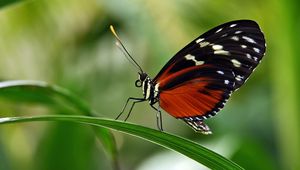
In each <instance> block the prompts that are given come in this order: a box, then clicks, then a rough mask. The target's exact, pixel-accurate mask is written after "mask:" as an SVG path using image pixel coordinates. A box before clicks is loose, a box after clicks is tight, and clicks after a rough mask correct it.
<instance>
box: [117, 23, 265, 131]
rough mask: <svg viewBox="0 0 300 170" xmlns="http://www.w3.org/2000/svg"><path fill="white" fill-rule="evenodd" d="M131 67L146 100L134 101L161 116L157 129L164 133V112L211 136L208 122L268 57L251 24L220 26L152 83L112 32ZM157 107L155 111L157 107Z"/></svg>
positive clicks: (257, 30) (188, 47)
mask: <svg viewBox="0 0 300 170" xmlns="http://www.w3.org/2000/svg"><path fill="white" fill-rule="evenodd" d="M111 31H112V32H113V34H114V35H115V37H116V38H117V40H118V44H119V47H122V48H123V50H124V51H125V54H126V56H127V58H128V59H129V61H130V62H131V63H132V64H133V65H134V66H135V67H137V69H138V70H139V72H138V74H139V77H138V80H137V81H136V82H135V86H136V87H139V88H141V89H142V92H143V97H140V98H136V97H129V98H128V99H127V102H126V104H125V106H124V107H123V109H122V111H121V113H120V114H119V115H118V117H117V118H116V119H118V118H119V117H120V116H121V114H122V113H123V112H124V110H125V108H126V107H127V104H128V103H129V101H131V100H132V101H133V103H132V105H131V107H130V110H129V113H128V115H127V117H126V118H125V121H126V120H127V119H128V117H129V115H130V113H131V111H132V109H133V107H134V105H135V104H136V103H139V102H144V101H149V104H150V106H151V107H152V108H153V109H155V110H156V111H157V115H156V117H157V126H158V128H159V129H160V130H163V128H162V115H161V108H162V109H163V110H165V111H166V112H167V113H169V114H170V115H172V116H173V117H175V118H177V119H180V120H183V121H184V122H185V123H187V124H188V125H189V126H191V127H192V128H193V129H194V130H195V131H197V132H201V133H203V134H211V133H212V132H211V130H210V128H209V127H208V126H207V125H206V124H205V123H204V120H205V119H208V118H210V117H212V116H215V115H216V114H217V113H218V112H219V111H220V110H221V109H222V108H223V107H224V105H225V103H226V102H227V100H228V99H229V97H230V95H231V94H232V93H233V92H234V91H236V90H237V89H239V88H240V87H241V86H242V85H243V84H244V83H245V81H246V80H247V79H248V78H249V76H250V74H251V73H252V72H253V71H254V69H255V68H256V66H257V65H258V64H259V63H260V61H261V59H262V57H263V56H264V54H265V51H266V43H265V38H264V35H263V33H262V31H261V29H260V28H259V25H258V24H257V23H256V22H255V21H252V20H236V21H231V22H227V23H224V24H222V25H219V26H217V27H215V28H213V29H211V30H209V31H207V32H206V33H204V34H202V35H200V36H199V37H197V38H196V39H194V40H193V41H192V42H190V43H189V44H188V45H186V46H185V47H184V48H183V49H181V50H180V51H179V52H177V53H176V54H175V55H174V56H173V57H172V58H171V59H170V60H169V61H168V62H167V63H166V64H165V66H164V67H163V68H162V69H161V70H160V71H159V73H158V74H157V75H156V76H155V77H154V78H153V79H152V78H150V77H149V76H148V74H147V73H145V72H144V71H143V70H142V68H141V67H140V66H139V65H138V63H137V62H136V61H135V60H134V59H133V58H132V57H131V56H130V54H129V53H128V51H127V50H126V48H125V47H124V45H123V44H122V42H121V40H120V39H119V37H118V35H117V34H116V33H115V31H114V29H113V27H112V26H111ZM155 105H156V106H155Z"/></svg>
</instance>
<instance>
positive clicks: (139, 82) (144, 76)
mask: <svg viewBox="0 0 300 170" xmlns="http://www.w3.org/2000/svg"><path fill="white" fill-rule="evenodd" d="M147 77H148V75H147V73H144V72H142V73H139V78H138V79H137V80H136V81H135V87H142V84H143V82H144V81H145V80H146V79H147Z"/></svg>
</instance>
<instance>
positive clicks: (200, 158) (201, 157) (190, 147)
mask: <svg viewBox="0 0 300 170" xmlns="http://www.w3.org/2000/svg"><path fill="white" fill-rule="evenodd" d="M31 121H71V122H76V123H82V124H86V125H92V126H101V127H106V128H110V129H114V130H118V131H121V132H123V133H126V134H129V135H132V136H136V137H139V138H142V139H145V140H147V141H150V142H152V143H156V144H158V145H160V146H163V147H165V148H168V149H171V150H174V151H177V152H179V153H181V154H184V155H186V156H188V157H190V158H191V159H194V160H195V161H197V162H199V163H201V164H203V165H205V166H207V167H208V168H211V169H243V168H242V167H240V166H239V165H237V164H236V163H234V162H232V161H230V160H229V159H226V158H225V157H223V156H221V155H219V154H217V153H215V152H213V151H210V150H209V149H206V148H205V147H203V146H201V145H199V144H197V143H195V142H193V141H190V140H187V139H184V138H182V137H179V136H176V135H172V134H169V133H166V132H160V131H158V130H154V129H150V128H147V127H143V126H140V125H136V124H132V123H126V122H120V121H116V120H110V119H103V118H95V117H87V116H62V115H60V116H35V117H10V118H9V117H6V118H0V124H5V123H16V122H31Z"/></svg>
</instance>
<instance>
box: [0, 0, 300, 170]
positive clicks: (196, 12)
mask: <svg viewBox="0 0 300 170" xmlns="http://www.w3.org/2000/svg"><path fill="white" fill-rule="evenodd" d="M1 1H2V2H1V3H0V5H4V4H9V3H11V2H13V1H4V0H1ZM299 6H300V4H299V1H296V0H285V1H284V0H263V1H259V0H253V1H250V0H248V1H239V0H232V1H227V0H217V1H209V0H189V1H186V0H152V1H141V0H123V1H122V0H85V1H78V0H64V1H61V0H51V1H45V0H36V1H24V2H22V3H12V4H10V5H8V6H5V7H4V8H3V7H2V8H1V9H0V80H2V81H4V80H15V79H25V80H43V81H46V82H49V83H51V84H57V85H59V86H62V87H65V88H67V89H70V90H71V91H73V92H74V93H76V94H78V96H80V97H81V98H82V100H85V101H87V103H88V104H89V105H90V106H91V107H92V108H94V109H95V110H96V111H97V112H99V113H101V115H99V116H104V117H107V118H115V116H116V115H117V114H118V113H119V111H120V110H121V108H122V106H123V104H124V102H125V101H126V99H127V97H129V96H136V97H137V96H142V92H141V90H140V89H137V88H135V86H134V81H135V80H136V78H137V71H136V70H135V69H134V67H132V66H131V65H130V63H129V62H128V61H127V60H126V58H125V57H124V56H123V54H122V53H121V52H120V51H119V49H118V48H117V47H116V46H115V39H114V37H113V36H112V34H111V32H110V31H109V25H110V24H113V25H114V26H115V28H116V30H117V31H118V32H119V34H120V37H121V38H122V40H123V41H124V42H125V45H126V46H127V48H128V50H129V51H130V53H131V54H132V55H133V56H134V58H135V59H136V60H137V61H138V62H139V63H140V64H141V66H142V67H143V68H144V70H146V71H147V72H148V73H149V75H150V76H152V77H154V76H155V75H156V74H157V73H158V71H159V70H160V69H161V68H162V66H163V65H164V64H165V63H166V62H167V61H168V60H169V59H170V58H171V57H172V56H173V55H174V54H175V53H176V52H177V51H178V50H180V49H181V48H182V47H183V46H185V45H186V44H187V43H189V42H190V41H191V40H193V39H194V38H195V37H197V36H199V35H200V34H201V33H203V32H205V31H206V30H208V29H210V28H212V27H214V26H217V25H219V24H221V23H224V22H227V21H231V20H236V19H252V20H255V21H257V22H258V23H259V25H260V26H261V28H262V30H263V32H264V33H265V36H266V41H267V52H266V56H265V57H264V59H263V60H262V63H261V64H260V65H259V66H258V68H257V69H256V71H255V72H254V73H253V75H252V76H251V78H250V79H249V80H248V81H247V83H246V84H245V85H244V86H243V87H242V88H241V89H240V90H239V91H238V92H236V93H235V94H234V95H232V97H231V99H230V100H229V102H228V104H227V105H226V107H225V109H224V110H222V111H221V113H220V114H218V115H217V116H215V117H214V118H211V119H209V120H208V121H207V122H208V124H209V125H210V126H211V128H212V130H213V132H214V134H213V135H210V136H204V135H201V134H196V133H195V132H194V131H193V130H192V129H190V128H189V127H187V126H186V125H184V124H183V122H181V121H178V120H176V119H174V118H173V117H171V116H169V115H168V114H167V113H164V114H163V117H164V122H163V124H164V127H165V130H166V131H168V132H170V133H174V134H177V135H180V136H183V137H185V138H189V139H191V140H194V141H196V142H198V143H200V144H202V145H204V146H206V147H208V148H210V149H212V150H214V151H216V152H218V153H220V154H221V155H224V156H225V157H227V158H229V159H231V160H233V161H235V162H236V163H238V164H239V165H241V166H243V167H244V168H246V169H300V161H298V159H299V158H300V125H299V122H300V117H299V115H298V113H299V111H298V109H299V105H298V104H299V102H298V100H299V97H298V96H299V95H300V92H299V90H298V88H297V87H299V83H300V77H299V76H298V74H297V73H299V72H300V68H299V67H298V66H297V64H298V63H300V62H299V61H300V56H299V54H300V48H299V47H298V46H299V42H300V19H299V14H298V13H297V10H298V9H297V8H298V7H299ZM41 114H60V111H57V110H56V109H55V108H52V107H51V106H50V107H49V106H45V105H37V104H33V103H31V102H26V101H25V102H17V103H16V102H15V101H11V100H7V99H6V98H4V97H1V98H0V116H1V117H4V116H20V115H41ZM155 114H156V113H155V111H153V110H152V109H151V108H150V107H149V105H148V103H142V104H139V105H137V106H136V107H135V109H134V111H133V113H132V116H131V117H130V119H129V121H130V122H134V123H138V124H141V125H144V126H148V127H153V128H156V119H155ZM114 135H115V137H116V141H117V144H118V150H119V155H118V156H119V161H120V167H121V169H122V170H131V169H137V170H153V169H155V170H165V169H172V170H182V169H185V170H198V169H205V168H204V167H202V166H200V165H199V164H197V163H196V162H194V161H192V160H190V159H188V158H186V157H184V156H182V155H180V154H178V153H175V152H173V151H170V150H166V149H163V148H162V147H160V146H157V145H154V144H152V143H149V142H145V141H143V140H141V139H138V138H134V137H132V136H126V135H122V134H120V133H118V132H114ZM0 169H3V170H26V169H28V170H29V169H39V170H40V169H45V170H47V169H49V170H53V169H55V170H59V169H62V170H63V169H64V170H65V169H72V170H84V169H107V170H109V169H113V167H112V166H111V164H110V161H109V159H108V158H107V156H106V154H105V152H104V150H103V146H102V145H101V144H100V143H99V142H98V141H97V139H96V138H95V135H94V134H93V131H92V130H91V128H89V127H85V126H80V125H75V124H71V123H26V124H16V125H5V126H1V128H0Z"/></svg>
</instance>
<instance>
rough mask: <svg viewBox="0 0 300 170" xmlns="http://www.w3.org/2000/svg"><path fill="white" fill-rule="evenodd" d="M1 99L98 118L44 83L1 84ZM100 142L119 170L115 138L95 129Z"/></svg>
mask: <svg viewBox="0 0 300 170" xmlns="http://www.w3.org/2000/svg"><path fill="white" fill-rule="evenodd" d="M0 97H2V98H4V99H5V100H8V99H9V100H13V101H14V102H30V103H37V104H43V105H50V106H51V108H57V109H59V110H61V109H63V110H64V111H63V113H68V112H69V113H72V114H74V113H77V114H81V115H88V116H97V115H99V114H96V113H95V112H94V111H93V110H91V109H90V108H89V107H88V106H87V105H86V104H85V103H84V102H83V101H82V100H81V99H80V98H78V97H77V96H76V95H74V94H73V93H71V92H70V91H68V90H67V89H64V88H61V87H59V86H56V85H50V84H48V83H46V82H43V81H33V80H14V81H3V82H0ZM94 131H95V134H96V136H97V138H98V139H99V141H100V142H101V143H102V145H103V146H104V148H105V149H106V150H105V151H106V153H107V154H108V156H109V157H110V158H111V161H112V164H113V166H114V167H115V169H117V167H118V161H117V149H116V143H115V139H114V136H113V135H112V134H111V132H110V131H109V130H107V129H104V128H99V127H97V128H94Z"/></svg>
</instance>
